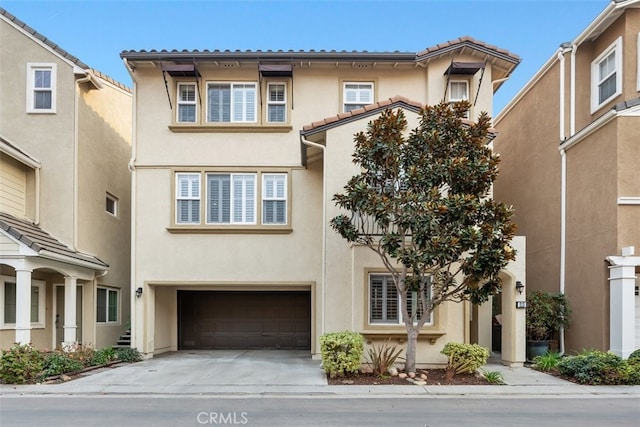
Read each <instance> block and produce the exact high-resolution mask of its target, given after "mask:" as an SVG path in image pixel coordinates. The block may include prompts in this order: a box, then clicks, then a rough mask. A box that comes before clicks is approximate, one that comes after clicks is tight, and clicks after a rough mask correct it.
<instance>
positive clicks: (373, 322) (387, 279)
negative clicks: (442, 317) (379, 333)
mask: <svg viewBox="0 0 640 427" xmlns="http://www.w3.org/2000/svg"><path fill="white" fill-rule="evenodd" d="M374 277H381V278H383V279H384V280H385V283H384V286H386V288H388V287H389V286H392V287H393V288H394V290H396V289H395V283H394V282H393V277H392V276H391V275H390V274H386V273H370V274H369V277H368V281H367V311H368V315H367V322H368V324H369V325H372V326H381V325H402V324H404V321H403V318H402V296H401V295H399V294H397V291H396V293H395V295H397V309H398V319H397V320H396V321H393V320H390V319H386V320H374V319H373V318H372V303H373V300H372V298H371V284H372V279H373V278H374ZM385 291H386V289H384V290H383V295H384V297H383V298H385V299H386V296H387V295H388V294H387V292H385ZM412 302H413V304H416V303H417V293H415V292H414V293H413V298H412ZM387 307H388V306H387V305H385V306H384V307H383V308H382V310H383V312H384V315H383V317H386V310H387ZM432 325H433V312H432V313H431V314H430V316H429V320H427V321H426V322H425V326H432Z"/></svg>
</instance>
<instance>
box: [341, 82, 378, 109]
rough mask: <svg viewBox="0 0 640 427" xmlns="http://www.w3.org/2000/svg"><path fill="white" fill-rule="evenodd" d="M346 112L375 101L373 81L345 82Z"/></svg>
mask: <svg viewBox="0 0 640 427" xmlns="http://www.w3.org/2000/svg"><path fill="white" fill-rule="evenodd" d="M343 98H344V99H343V101H344V112H345V113H346V112H349V111H352V110H356V109H358V108H363V107H364V106H365V105H369V104H372V103H373V83H345V84H344V91H343Z"/></svg>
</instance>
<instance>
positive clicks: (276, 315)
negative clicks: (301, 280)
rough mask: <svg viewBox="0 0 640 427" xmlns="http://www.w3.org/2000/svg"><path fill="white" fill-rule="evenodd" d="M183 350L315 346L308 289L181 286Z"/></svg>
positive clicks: (180, 334) (306, 347)
mask: <svg viewBox="0 0 640 427" xmlns="http://www.w3.org/2000/svg"><path fill="white" fill-rule="evenodd" d="M178 342H179V343H180V344H179V347H180V349H206V348H219V349H224V348H265V349H271V348H273V349H276V348H282V349H311V298H310V293H309V292H308V291H299V292H298V291H296V292H290V291H287V292H275V291H274V292H253V291H251V292H249V291H247V292H227V291H178Z"/></svg>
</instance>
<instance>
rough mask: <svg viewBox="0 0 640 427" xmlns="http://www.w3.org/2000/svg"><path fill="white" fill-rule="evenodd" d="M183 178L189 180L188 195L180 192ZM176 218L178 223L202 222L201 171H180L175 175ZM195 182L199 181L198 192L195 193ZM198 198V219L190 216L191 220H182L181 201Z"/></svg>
mask: <svg viewBox="0 0 640 427" xmlns="http://www.w3.org/2000/svg"><path fill="white" fill-rule="evenodd" d="M182 179H186V180H187V189H188V191H187V193H188V194H186V195H182V194H181V192H180V183H181V180H182ZM175 181H176V182H175V185H176V187H175V220H176V224H200V223H201V217H202V178H201V174H200V172H178V173H176V177H175ZM194 182H197V183H198V188H197V191H198V194H197V195H196V194H194V191H193V187H192V184H193V183H194ZM194 200H197V201H198V202H199V203H198V210H197V212H198V219H197V221H196V220H193V218H190V220H189V221H181V220H180V201H194Z"/></svg>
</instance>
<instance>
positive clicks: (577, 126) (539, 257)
mask: <svg viewBox="0 0 640 427" xmlns="http://www.w3.org/2000/svg"><path fill="white" fill-rule="evenodd" d="M559 42H561V41H559ZM639 52H640V1H637V0H633V1H629V0H627V1H612V2H610V3H609V5H608V6H607V7H606V8H605V9H604V10H603V11H602V13H600V14H599V15H598V16H597V17H596V18H595V19H594V20H593V21H592V22H591V23H589V24H588V25H587V26H586V27H585V29H584V30H583V31H582V32H581V33H580V34H579V35H578V36H577V37H576V38H575V39H574V40H572V41H570V42H567V43H562V44H561V45H560V48H559V49H558V50H557V51H556V52H553V53H552V55H551V57H550V58H549V60H548V61H547V62H546V63H545V64H544V65H543V66H542V67H541V68H540V70H539V71H538V72H537V73H536V74H535V76H534V77H533V78H532V79H531V80H530V81H529V82H528V83H527V84H526V85H525V86H524V88H522V90H521V91H520V92H519V93H518V94H517V95H516V96H515V97H514V98H513V99H512V100H511V101H510V102H509V104H507V106H506V107H505V108H504V110H503V111H502V112H500V114H499V115H498V117H497V118H496V120H495V127H496V128H497V130H498V132H499V133H500V138H498V139H497V140H496V142H495V145H494V147H495V150H496V151H497V152H498V153H500V155H501V156H502V163H501V174H500V176H499V178H498V180H497V181H496V184H495V187H494V196H495V197H496V199H498V200H500V201H502V202H506V203H510V204H513V205H514V207H515V212H516V216H515V219H516V223H517V225H518V234H522V235H525V236H526V238H527V260H526V262H527V283H528V289H529V290H530V291H531V290H533V289H539V290H545V291H554V292H558V291H562V292H565V293H566V295H567V297H568V299H569V301H570V303H571V307H572V309H573V315H572V324H571V325H570V327H569V328H568V329H567V331H566V332H565V334H564V345H563V348H562V350H564V351H565V352H568V353H573V352H576V351H580V350H582V349H585V348H596V349H602V350H612V351H614V352H616V353H617V354H619V355H622V356H627V355H629V354H630V353H631V352H632V351H633V350H634V349H636V348H640V296H638V279H637V275H638V272H639V268H640V267H639V265H640V257H638V255H634V248H635V251H636V252H637V251H638V250H640V178H639V175H638V171H639V170H640V163H639V160H640V55H639ZM561 341H562V340H561ZM562 344H563V343H562V342H561V345H562Z"/></svg>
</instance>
